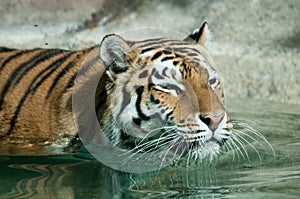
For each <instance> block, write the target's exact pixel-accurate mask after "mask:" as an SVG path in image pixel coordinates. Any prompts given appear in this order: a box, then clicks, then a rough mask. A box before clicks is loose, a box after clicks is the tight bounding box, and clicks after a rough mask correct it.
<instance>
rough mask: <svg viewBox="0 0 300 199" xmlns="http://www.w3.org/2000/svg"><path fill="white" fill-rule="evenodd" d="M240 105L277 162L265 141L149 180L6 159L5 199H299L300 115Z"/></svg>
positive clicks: (0, 186) (1, 193) (86, 165)
mask: <svg viewBox="0 0 300 199" xmlns="http://www.w3.org/2000/svg"><path fill="white" fill-rule="evenodd" d="M235 103H236V104H235V105H234V106H233V107H231V108H230V110H233V113H232V116H233V118H238V119H239V122H244V123H247V124H251V126H255V129H257V130H259V131H260V132H261V133H262V134H263V135H264V136H265V137H266V138H267V139H268V141H269V142H270V143H271V144H272V146H273V148H274V151H275V157H274V154H273V151H272V149H271V147H270V146H269V145H268V144H267V143H266V142H265V141H264V140H263V139H259V136H258V137H256V138H255V140H253V139H248V140H247V141H248V142H250V143H249V144H247V142H245V143H246V145H245V151H242V153H240V152H238V151H236V150H235V152H234V151H233V150H231V149H230V147H229V148H228V151H227V152H225V153H223V154H221V156H219V158H218V159H217V160H216V161H215V162H213V163H211V164H207V163H201V162H198V163H191V164H190V165H189V166H188V167H186V163H185V161H184V160H182V162H178V163H177V165H174V166H173V167H168V168H164V169H162V170H160V171H157V172H152V173H145V174H128V173H122V172H119V171H115V170H112V169H110V168H107V167H105V166H103V165H102V164H101V163H99V162H97V161H96V160H90V159H89V160H87V159H82V158H77V157H75V156H66V155H62V156H0V198H115V199H119V198H214V199H215V198H231V197H235V198H298V196H299V195H300V170H299V163H300V156H299V147H300V121H299V120H300V107H299V106H292V105H285V104H266V103H260V102H246V103H238V102H235ZM237 104H238V105H239V106H237ZM239 130H242V131H244V130H243V129H242V127H240V129H239ZM245 138H247V136H246V137H245ZM248 138H249V137H248ZM241 150H243V149H241ZM246 152H247V153H246ZM242 154H243V156H244V157H243V156H242Z"/></svg>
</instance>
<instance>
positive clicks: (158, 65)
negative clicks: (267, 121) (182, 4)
mask: <svg viewBox="0 0 300 199" xmlns="http://www.w3.org/2000/svg"><path fill="white" fill-rule="evenodd" d="M207 31H208V30H207V24H206V23H204V24H203V25H202V27H201V28H199V29H198V30H196V31H194V32H193V33H192V34H191V35H189V36H188V37H187V38H185V39H183V40H179V39H178V40H177V39H171V38H159V39H149V40H144V41H139V42H133V41H125V40H124V39H123V38H121V37H120V36H117V35H108V36H106V37H105V38H104V39H103V41H102V43H101V45H100V57H101V59H102V60H103V62H104V63H105V65H106V66H107V70H106V75H107V76H108V77H109V79H110V86H109V89H110V92H111V101H110V108H111V112H112V118H113V119H112V120H113V121H114V122H112V123H114V124H112V125H114V127H112V131H113V134H114V136H113V137H115V138H116V137H118V138H116V140H115V142H116V143H117V144H119V143H121V142H122V139H126V140H125V142H127V143H129V142H130V141H128V140H131V144H132V143H136V141H134V140H135V139H138V140H147V139H152V140H153V139H157V140H158V142H153V143H156V145H155V147H157V146H158V145H160V144H161V145H163V144H165V145H167V144H166V143H167V142H170V140H173V141H174V140H176V142H177V144H178V143H180V144H181V146H182V144H183V143H184V146H186V149H188V150H194V156H195V157H196V158H204V157H214V156H215V155H216V154H218V153H219V152H220V146H222V145H223V144H224V143H225V141H226V140H227V139H228V138H229V136H230V132H231V128H232V124H231V122H230V118H229V115H228V113H227V111H226V109H225V106H224V90H223V87H222V84H221V80H220V77H219V74H218V72H217V70H216V67H215V64H214V62H213V60H212V58H211V57H210V56H209V55H208V53H207V51H206V49H205V47H204V46H203V44H204V41H205V39H206V36H207ZM115 135H119V136H115ZM159 139H160V141H159ZM179 140H180V141H179ZM171 143H173V145H169V147H170V148H176V144H175V141H174V142H171ZM134 147H136V146H134ZM147 147H148V148H151V147H149V146H147Z"/></svg>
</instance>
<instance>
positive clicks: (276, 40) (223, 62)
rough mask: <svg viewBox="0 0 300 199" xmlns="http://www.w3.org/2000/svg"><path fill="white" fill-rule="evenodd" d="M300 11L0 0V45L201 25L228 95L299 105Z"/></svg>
mask: <svg viewBox="0 0 300 199" xmlns="http://www.w3.org/2000/svg"><path fill="white" fill-rule="evenodd" d="M299 10H300V1H298V0H286V1H279V0H264V1H258V0H250V1H238V0H227V1H223V0H203V1H192V0H187V1H180V0H168V1H161V2H158V1H138V0H134V1H130V0H125V1H122V0H115V1H108V0H76V1H74V0H66V1H58V0H49V1H38V0H2V1H0V18H1V20H0V45H1V46H8V47H15V48H33V47H48V48H54V47H55V48H65V49H78V48H83V47H86V46H91V45H95V44H98V43H99V42H100V41H101V38H102V37H103V36H104V35H105V34H108V33H120V32H122V31H127V30H131V29H134V28H141V27H164V28H169V29H173V30H176V31H179V32H182V33H185V34H188V33H190V32H191V31H192V30H193V29H195V28H196V27H198V26H199V25H200V24H201V23H202V22H203V21H204V20H206V21H208V23H209V27H210V29H211V30H212V40H211V41H210V42H209V43H208V49H209V51H210V52H211V55H212V56H213V58H214V59H215V62H216V63H217V65H218V68H219V70H220V71H221V73H222V76H223V79H224V83H225V86H226V91H227V96H228V97H229V98H238V99H242V98H253V99H258V100H270V101H277V102H283V103H296V104H300V20H299V19H300V11H299Z"/></svg>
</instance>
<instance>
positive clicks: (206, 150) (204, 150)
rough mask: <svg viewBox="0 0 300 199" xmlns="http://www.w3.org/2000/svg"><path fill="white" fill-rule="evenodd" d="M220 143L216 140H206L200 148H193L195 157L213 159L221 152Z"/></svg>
mask: <svg viewBox="0 0 300 199" xmlns="http://www.w3.org/2000/svg"><path fill="white" fill-rule="evenodd" d="M220 148H221V147H220V144H218V143H217V142H215V141H208V142H205V143H204V144H203V145H202V147H201V148H200V149H197V148H196V149H195V150H193V156H194V158H195V159H199V160H204V159H208V160H209V161H212V160H213V159H215V158H216V157H217V156H218V155H219V154H220Z"/></svg>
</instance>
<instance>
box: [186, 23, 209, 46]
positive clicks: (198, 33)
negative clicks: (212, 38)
mask: <svg viewBox="0 0 300 199" xmlns="http://www.w3.org/2000/svg"><path fill="white" fill-rule="evenodd" d="M208 35H209V30H208V25H207V22H204V23H203V24H202V26H201V27H200V28H198V29H196V30H194V32H193V33H192V34H190V35H189V36H187V37H186V38H185V39H184V41H189V40H194V41H196V42H197V43H198V44H200V45H202V46H204V45H205V41H206V39H207V37H208Z"/></svg>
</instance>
